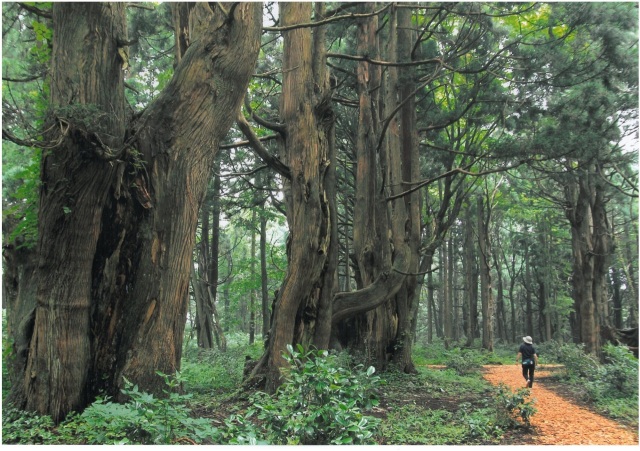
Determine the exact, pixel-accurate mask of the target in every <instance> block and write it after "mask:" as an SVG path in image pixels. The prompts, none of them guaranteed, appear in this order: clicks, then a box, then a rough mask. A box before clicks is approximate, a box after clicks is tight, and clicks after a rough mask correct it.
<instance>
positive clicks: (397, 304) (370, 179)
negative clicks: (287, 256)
mask: <svg viewBox="0 0 640 451" xmlns="http://www.w3.org/2000/svg"><path fill="white" fill-rule="evenodd" d="M362 10H363V11H366V12H370V11H372V10H373V5H372V4H363V6H362ZM398 15H400V21H401V22H402V23H403V26H405V28H406V30H405V31H406V35H403V37H404V39H407V40H408V39H410V38H409V37H408V36H409V35H410V33H411V32H410V27H409V25H408V23H409V22H410V12H409V11H404V10H403V11H401V12H398V10H396V9H394V8H392V10H391V13H390V22H389V23H390V32H389V40H388V49H387V53H388V56H387V57H388V58H389V59H390V60H392V61H395V60H398V59H399V58H410V49H409V48H408V47H403V50H402V51H399V48H398V47H399V46H398V33H397V29H398V26H397V23H398ZM377 20H378V19H377V17H375V16H373V17H370V18H367V19H363V20H361V21H359V27H358V53H360V54H365V55H370V56H373V57H376V56H375V55H378V54H379V50H378V42H377V36H376V31H377ZM403 44H407V45H408V43H403ZM399 55H402V56H401V57H400V56H399ZM376 58H377V57H376ZM357 81H358V95H359V100H360V117H359V121H358V136H357V144H356V158H357V173H356V203H355V209H354V234H353V235H354V253H355V259H356V261H357V262H358V270H359V274H360V276H361V277H360V282H361V286H360V287H359V288H360V289H359V290H358V291H357V292H352V293H340V294H338V295H337V296H336V300H335V305H334V318H333V319H334V323H335V324H338V323H340V322H342V321H343V320H346V319H348V321H346V322H343V323H342V324H340V329H341V339H342V341H343V343H344V344H346V345H347V346H350V347H354V348H357V349H360V350H361V351H363V352H364V353H365V355H366V356H367V357H368V358H369V359H370V361H371V363H373V364H375V365H376V366H377V367H378V368H381V369H383V368H385V367H386V365H387V364H388V363H389V362H390V361H391V360H393V361H394V362H395V363H396V364H398V365H399V366H400V367H401V368H402V369H403V370H405V371H413V370H414V368H413V363H412V362H411V356H410V352H411V341H412V337H411V331H412V329H413V321H415V315H416V312H417V298H416V297H415V290H416V286H417V284H416V279H415V277H411V278H410V280H409V281H407V274H408V273H409V272H416V271H417V267H418V263H419V262H418V245H419V237H420V217H419V209H420V199H419V198H418V197H417V194H415V193H414V194H412V195H410V196H401V193H402V192H403V191H404V190H405V189H406V188H407V187H408V186H409V183H410V181H411V180H412V178H413V177H417V171H418V163H417V160H418V157H417V144H416V143H417V138H416V136H415V127H414V126H413V124H415V119H414V117H413V114H414V113H413V108H412V107H407V106H406V105H407V104H408V105H411V106H413V105H414V103H413V99H412V98H410V96H412V94H413V91H412V90H411V86H412V82H411V79H410V77H407V78H406V79H405V82H406V84H405V85H403V84H401V83H400V81H399V76H398V69H397V68H395V67H390V68H388V69H387V71H386V77H385V79H384V80H382V79H381V69H380V67H379V66H377V65H373V64H370V63H368V62H361V63H359V64H358V79H357ZM380 84H382V87H383V89H382V95H378V89H377V87H378V86H380ZM403 95H404V96H407V97H409V98H408V100H407V103H406V104H405V105H404V106H405V107H407V108H411V110H409V109H406V110H404V109H403V108H402V107H399V105H400V102H402V101H404V100H405V98H404V97H403ZM381 102H382V105H381V104H380V103H381ZM398 110H400V113H398ZM378 114H380V115H381V116H383V117H384V118H385V119H384V121H385V124H384V127H379V126H378ZM403 121H405V122H403ZM387 196H388V197H389V199H387V198H386V197H387ZM412 248H413V250H412ZM349 318H352V319H349Z"/></svg>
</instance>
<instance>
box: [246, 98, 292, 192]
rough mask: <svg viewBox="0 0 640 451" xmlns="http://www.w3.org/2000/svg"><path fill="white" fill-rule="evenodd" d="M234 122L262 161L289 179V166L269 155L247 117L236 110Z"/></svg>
mask: <svg viewBox="0 0 640 451" xmlns="http://www.w3.org/2000/svg"><path fill="white" fill-rule="evenodd" d="M236 123H237V124H238V127H239V128H240V130H241V131H242V133H243V134H244V136H246V138H247V140H248V141H249V144H250V145H251V148H252V149H253V150H254V151H255V153H256V154H257V155H258V156H259V157H260V158H261V159H262V161H264V162H265V163H266V164H268V165H269V166H270V167H271V168H273V169H274V170H275V171H276V172H277V173H278V174H280V175H281V176H283V177H284V178H286V179H288V180H291V170H290V169H289V167H288V166H287V165H285V164H284V163H283V162H282V161H280V160H279V159H278V158H276V157H274V156H273V155H271V154H270V153H269V151H268V150H267V149H266V148H265V147H264V146H263V145H262V142H260V139H259V138H258V137H257V136H256V134H255V133H254V132H253V129H252V128H251V125H249V122H247V119H246V118H245V117H244V114H242V111H239V112H238V116H237V118H236Z"/></svg>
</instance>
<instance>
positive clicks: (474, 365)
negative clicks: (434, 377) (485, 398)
mask: <svg viewBox="0 0 640 451" xmlns="http://www.w3.org/2000/svg"><path fill="white" fill-rule="evenodd" d="M446 356H447V357H446V361H445V365H446V366H447V368H450V369H452V370H454V371H455V372H456V373H457V374H459V375H460V376H463V375H465V374H469V373H475V372H477V371H479V370H480V368H481V367H482V364H483V362H482V359H483V356H482V355H481V354H479V353H478V352H476V351H473V350H471V349H460V348H455V349H452V350H451V351H448V352H447V353H446Z"/></svg>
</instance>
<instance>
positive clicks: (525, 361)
mask: <svg viewBox="0 0 640 451" xmlns="http://www.w3.org/2000/svg"><path fill="white" fill-rule="evenodd" d="M522 341H523V343H522V344H521V345H520V348H519V349H518V354H517V355H516V365H517V364H518V359H520V360H521V362H522V376H523V377H524V378H525V380H526V381H527V385H526V386H527V387H529V388H531V387H533V373H535V370H536V366H537V365H538V354H537V353H536V350H535V348H534V347H533V339H532V338H531V337H529V336H526V337H523V338H522Z"/></svg>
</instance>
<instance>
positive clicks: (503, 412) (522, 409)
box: [495, 384, 537, 428]
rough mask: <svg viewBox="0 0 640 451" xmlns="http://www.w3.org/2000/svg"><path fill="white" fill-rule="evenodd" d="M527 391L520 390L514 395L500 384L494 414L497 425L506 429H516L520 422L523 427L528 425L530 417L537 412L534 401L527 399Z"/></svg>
mask: <svg viewBox="0 0 640 451" xmlns="http://www.w3.org/2000/svg"><path fill="white" fill-rule="evenodd" d="M529 394H530V392H529V390H528V389H526V388H520V389H518V390H517V391H516V392H515V393H514V392H512V391H511V390H510V389H509V387H507V386H506V385H504V384H500V385H499V386H498V389H497V393H496V398H495V399H496V414H497V421H498V424H499V425H501V426H504V427H506V428H514V427H518V426H519V425H520V423H519V422H518V418H520V419H521V420H522V422H523V423H524V425H525V426H529V425H530V421H531V417H532V416H533V415H534V414H535V413H536V412H537V410H536V409H535V407H533V406H534V404H535V400H533V399H528V398H529Z"/></svg>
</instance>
